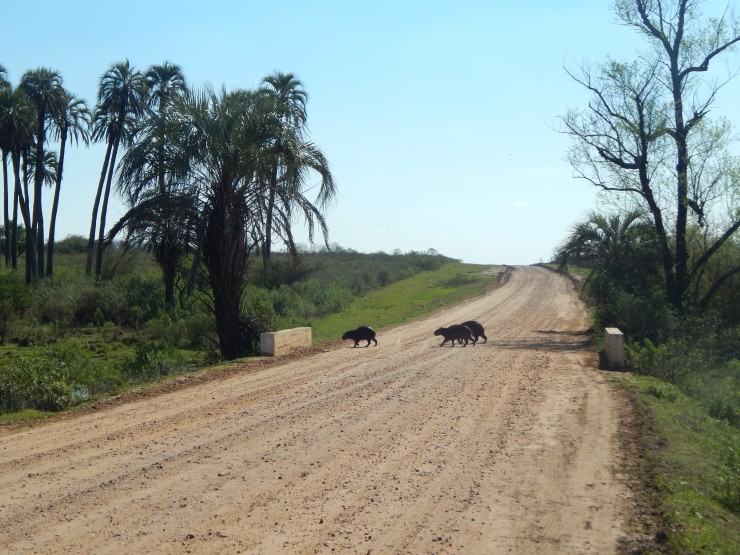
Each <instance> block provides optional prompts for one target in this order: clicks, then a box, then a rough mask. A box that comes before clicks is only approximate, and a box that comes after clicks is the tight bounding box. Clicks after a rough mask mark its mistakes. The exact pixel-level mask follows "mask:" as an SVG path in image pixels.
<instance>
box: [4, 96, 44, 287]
mask: <svg viewBox="0 0 740 555" xmlns="http://www.w3.org/2000/svg"><path fill="white" fill-rule="evenodd" d="M33 123H34V108H33V105H32V104H31V102H30V100H29V99H28V98H27V97H26V95H25V94H23V91H21V90H20V89H15V90H14V89H12V88H11V87H8V88H3V89H2V90H0V148H1V149H2V158H3V175H4V176H5V177H4V180H3V185H4V190H3V200H4V213H3V217H4V220H3V221H4V223H5V239H6V244H5V257H6V258H5V260H6V264H7V262H8V259H10V264H11V266H12V267H13V268H15V267H16V266H17V260H18V259H17V256H18V248H17V237H18V233H17V229H18V217H17V209H18V206H19V201H20V200H21V199H22V202H20V207H21V214H22V216H23V218H24V223H25V226H26V229H27V230H28V229H30V225H31V220H30V207H29V206H28V205H27V202H26V196H25V195H23V189H22V183H23V182H24V180H23V179H22V177H21V173H22V168H23V167H24V166H25V163H24V160H25V158H24V153H26V152H28V151H29V150H30V148H31V144H32V141H33ZM8 157H10V159H11V163H12V166H13V191H14V192H13V218H12V220H11V219H10V218H9V214H8V207H9V205H10V202H9V194H8V180H7V176H8V168H7V159H8ZM26 252H27V254H28V253H30V255H28V256H26V281H28V282H30V281H31V279H32V278H33V277H34V275H35V267H36V265H35V261H36V260H35V255H34V244H33V237H32V235H31V234H29V233H28V232H26Z"/></svg>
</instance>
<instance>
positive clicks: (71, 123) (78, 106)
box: [46, 91, 91, 277]
mask: <svg viewBox="0 0 740 555" xmlns="http://www.w3.org/2000/svg"><path fill="white" fill-rule="evenodd" d="M63 94H64V102H63V103H62V105H61V106H60V109H59V111H58V112H57V114H56V125H55V127H54V135H53V138H54V139H56V140H58V141H59V161H58V165H57V174H56V183H55V186H54V201H53V203H52V206H51V220H50V222H49V240H48V241H47V259H46V275H47V276H49V277H51V276H52V275H53V273H54V237H55V233H56V223H57V211H58V210H59V193H60V191H61V189H62V174H63V172H64V156H65V153H66V149H67V139H70V140H71V141H72V142H74V143H76V144H79V143H80V141H82V142H83V143H84V144H85V145H88V144H90V133H89V131H88V130H89V128H90V121H91V114H90V110H89V109H88V107H87V104H86V103H85V101H84V100H82V99H81V98H78V97H76V96H75V95H74V94H72V93H70V92H69V91H64V92H63Z"/></svg>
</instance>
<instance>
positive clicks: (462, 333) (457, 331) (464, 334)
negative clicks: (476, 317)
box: [434, 324, 475, 347]
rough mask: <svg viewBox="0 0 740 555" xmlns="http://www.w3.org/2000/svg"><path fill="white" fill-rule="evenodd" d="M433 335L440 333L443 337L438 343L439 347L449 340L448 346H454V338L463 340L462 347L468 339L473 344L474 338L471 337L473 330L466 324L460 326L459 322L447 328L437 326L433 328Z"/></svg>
mask: <svg viewBox="0 0 740 555" xmlns="http://www.w3.org/2000/svg"><path fill="white" fill-rule="evenodd" d="M434 335H441V336H442V337H444V341H442V343H440V345H439V346H440V347H441V346H442V345H444V344H445V343H447V342H448V341H449V342H450V347H454V346H455V340H458V339H459V340H460V341H465V343H464V344H463V347H465V346H467V344H468V341H472V343H473V346H475V339H474V338H473V332H472V331H470V328H469V327H468V326H462V325H460V324H455V325H453V326H450V327H449V328H439V329H436V330H434Z"/></svg>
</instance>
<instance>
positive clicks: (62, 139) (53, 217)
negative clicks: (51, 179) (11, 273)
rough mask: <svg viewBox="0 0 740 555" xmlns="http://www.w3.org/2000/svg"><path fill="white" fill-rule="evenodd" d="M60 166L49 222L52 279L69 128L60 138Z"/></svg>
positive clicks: (49, 253)
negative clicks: (60, 193) (55, 237)
mask: <svg viewBox="0 0 740 555" xmlns="http://www.w3.org/2000/svg"><path fill="white" fill-rule="evenodd" d="M59 140H60V145H59V165H58V167H57V182H56V185H55V187H54V201H53V203H52V205H51V221H50V222H49V240H48V241H47V247H46V248H47V250H48V253H47V258H46V275H47V276H48V277H52V275H53V273H54V236H55V234H56V225H57V211H58V210H59V192H60V191H61V189H62V173H63V172H64V153H65V151H66V147H67V128H66V127H65V128H63V129H62V133H61V137H60V138H59Z"/></svg>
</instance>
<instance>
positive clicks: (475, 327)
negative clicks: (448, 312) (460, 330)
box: [460, 320, 488, 343]
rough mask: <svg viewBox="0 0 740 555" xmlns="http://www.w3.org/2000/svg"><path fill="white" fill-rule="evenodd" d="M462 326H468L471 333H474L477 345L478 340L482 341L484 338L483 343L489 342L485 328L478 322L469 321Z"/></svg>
mask: <svg viewBox="0 0 740 555" xmlns="http://www.w3.org/2000/svg"><path fill="white" fill-rule="evenodd" d="M460 325H461V326H468V327H469V328H470V331H472V332H473V337H474V338H475V342H476V343H477V342H478V339H480V338H481V337H482V338H483V343H486V342H487V341H488V338H487V337H486V334H485V330H484V329H483V326H482V325H480V323H478V322H476V321H475V320H468V321H467V322H463V323H462V324H460Z"/></svg>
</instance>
